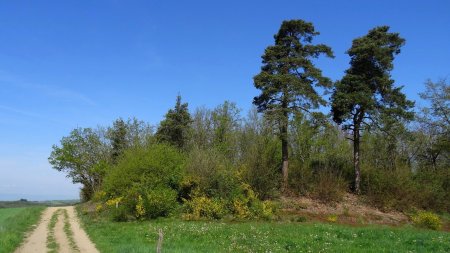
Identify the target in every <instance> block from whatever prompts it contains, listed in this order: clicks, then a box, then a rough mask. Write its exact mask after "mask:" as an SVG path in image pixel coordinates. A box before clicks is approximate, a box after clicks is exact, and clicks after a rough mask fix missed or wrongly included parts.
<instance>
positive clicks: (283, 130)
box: [280, 113, 289, 192]
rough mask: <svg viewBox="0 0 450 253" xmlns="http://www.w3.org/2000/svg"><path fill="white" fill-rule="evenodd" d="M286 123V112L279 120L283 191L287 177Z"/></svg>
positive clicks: (286, 185)
mask: <svg viewBox="0 0 450 253" xmlns="http://www.w3.org/2000/svg"><path fill="white" fill-rule="evenodd" d="M288 124H289V118H288V115H287V113H284V115H283V119H282V122H281V133H280V134H281V159H282V167H281V173H282V175H283V182H282V185H281V190H282V191H283V192H284V191H286V190H287V189H288V187H289V185H288V184H289V183H288V177H289V149H288Z"/></svg>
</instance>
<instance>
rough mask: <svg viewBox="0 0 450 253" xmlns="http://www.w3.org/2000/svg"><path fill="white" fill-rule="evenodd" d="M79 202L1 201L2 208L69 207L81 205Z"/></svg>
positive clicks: (0, 206)
mask: <svg viewBox="0 0 450 253" xmlns="http://www.w3.org/2000/svg"><path fill="white" fill-rule="evenodd" d="M79 202H80V201H79V200H46V201H20V200H18V201H0V208H13V207H29V206H69V205H74V204H77V203H79Z"/></svg>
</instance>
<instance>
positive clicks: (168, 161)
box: [103, 144, 185, 219]
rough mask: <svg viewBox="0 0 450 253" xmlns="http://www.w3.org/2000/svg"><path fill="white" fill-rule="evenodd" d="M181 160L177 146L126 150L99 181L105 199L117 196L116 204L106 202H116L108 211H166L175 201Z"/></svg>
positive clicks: (160, 213) (149, 215)
mask: <svg viewBox="0 0 450 253" xmlns="http://www.w3.org/2000/svg"><path fill="white" fill-rule="evenodd" d="M184 161H185V158H184V156H183V155H182V154H181V153H180V152H179V151H178V150H177V149H175V148H173V147H170V146H167V145H164V144H154V145H151V146H148V147H139V148H134V149H129V150H127V151H126V152H125V153H124V155H123V157H122V158H121V159H120V160H119V161H118V163H117V165H116V166H115V167H114V168H113V169H112V170H111V172H110V173H109V174H108V175H107V176H106V178H105V181H104V184H103V191H104V192H105V193H104V199H106V200H107V203H109V202H113V203H115V202H114V200H117V199H120V201H118V202H119V203H118V205H110V209H119V208H118V206H120V209H119V210H114V211H112V212H113V213H114V215H116V216H118V217H119V218H117V219H124V216H134V217H135V218H155V217H160V216H167V215H169V214H170V212H171V211H172V210H174V209H175V208H176V206H177V205H178V202H177V195H178V189H179V186H180V181H181V180H182V177H183V173H184V172H183V165H184ZM108 201H109V202H108ZM116 213H119V215H117V214H116Z"/></svg>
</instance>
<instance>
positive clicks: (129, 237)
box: [81, 215, 450, 252]
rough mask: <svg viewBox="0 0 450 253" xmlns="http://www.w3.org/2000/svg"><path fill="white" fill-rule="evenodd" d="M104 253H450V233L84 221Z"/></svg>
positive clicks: (330, 226) (263, 224)
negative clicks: (160, 238)
mask: <svg viewBox="0 0 450 253" xmlns="http://www.w3.org/2000/svg"><path fill="white" fill-rule="evenodd" d="M81 218H82V221H83V223H84V226H85V228H86V230H87V232H88V234H89V235H90V237H91V239H92V240H93V241H94V243H95V244H96V245H97V247H98V249H99V250H100V251H101V252H152V251H154V250H155V249H156V242H157V238H158V235H157V231H158V229H159V228H161V229H162V230H163V233H164V241H163V247H162V248H163V252H450V234H449V233H447V232H437V231H430V230H418V229H414V228H410V227H405V228H391V227H381V226H368V227H348V226H342V225H334V224H323V223H309V222H307V223H291V222H239V223H234V222H233V223H230V222H220V221H217V222H206V221H205V222H199V221H196V222H188V221H180V220H173V219H160V220H156V221H151V222H147V221H146V222H126V223H117V222H110V221H104V220H94V219H92V218H90V217H88V216H85V215H82V216H81Z"/></svg>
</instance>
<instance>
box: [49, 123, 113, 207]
mask: <svg viewBox="0 0 450 253" xmlns="http://www.w3.org/2000/svg"><path fill="white" fill-rule="evenodd" d="M100 136H101V133H100V131H95V130H93V129H91V128H77V129H74V130H73V131H72V132H71V133H70V135H69V136H67V137H63V138H62V139H61V146H56V145H54V146H53V147H52V148H53V150H52V152H51V154H50V157H49V158H48V160H49V162H50V164H51V165H52V166H53V168H54V169H56V170H58V171H64V172H66V173H67V177H69V178H71V179H72V181H73V182H74V183H81V184H83V189H82V194H81V197H82V199H83V200H89V199H90V198H91V197H92V195H93V194H94V192H95V191H97V190H98V189H99V187H100V185H101V181H102V174H101V173H99V171H98V170H97V169H96V168H97V166H98V165H99V163H101V162H102V161H105V160H106V159H108V155H107V148H106V145H105V144H104V143H103V142H102V141H101V137H100Z"/></svg>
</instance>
